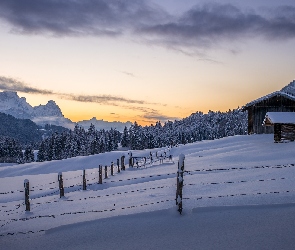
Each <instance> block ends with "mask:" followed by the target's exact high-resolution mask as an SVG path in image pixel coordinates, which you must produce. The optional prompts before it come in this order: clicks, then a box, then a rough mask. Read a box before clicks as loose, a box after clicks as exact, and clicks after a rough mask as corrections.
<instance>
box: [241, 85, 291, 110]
mask: <svg viewBox="0 0 295 250" xmlns="http://www.w3.org/2000/svg"><path fill="white" fill-rule="evenodd" d="M274 96H284V97H286V98H288V99H291V100H293V101H295V80H293V81H292V82H290V83H289V84H288V85H287V86H285V87H284V88H282V89H281V90H280V91H275V92H272V93H270V94H268V95H265V96H262V97H260V98H258V99H256V100H254V101H251V102H249V103H247V104H246V105H245V106H243V107H242V109H246V108H247V107H250V106H252V105H255V104H256V103H259V102H261V101H263V100H266V99H269V98H272V97H274Z"/></svg>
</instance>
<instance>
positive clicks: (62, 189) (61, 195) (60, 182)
mask: <svg viewBox="0 0 295 250" xmlns="http://www.w3.org/2000/svg"><path fill="white" fill-rule="evenodd" d="M58 181H59V197H60V198H61V197H63V196H65V191H64V182H63V179H62V172H59V173H58Z"/></svg>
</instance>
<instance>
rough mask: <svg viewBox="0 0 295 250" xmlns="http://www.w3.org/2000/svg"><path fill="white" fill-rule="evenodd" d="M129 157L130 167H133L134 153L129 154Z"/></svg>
mask: <svg viewBox="0 0 295 250" xmlns="http://www.w3.org/2000/svg"><path fill="white" fill-rule="evenodd" d="M128 155H129V167H133V163H134V162H133V158H132V152H129V153H128Z"/></svg>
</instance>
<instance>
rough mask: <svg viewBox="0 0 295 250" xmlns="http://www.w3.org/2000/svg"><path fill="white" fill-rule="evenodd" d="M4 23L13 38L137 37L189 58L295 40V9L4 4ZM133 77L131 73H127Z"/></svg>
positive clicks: (67, 1) (55, 1) (96, 2)
mask: <svg viewBox="0 0 295 250" xmlns="http://www.w3.org/2000/svg"><path fill="white" fill-rule="evenodd" d="M0 19H2V20H4V21H6V22H7V23H8V24H9V26H10V27H11V30H12V31H13V32H18V33H25V34H38V35H51V36H109V37H117V36H121V35H128V36H130V35H131V34H132V40H135V41H140V42H145V43H148V44H154V45H159V46H164V47H167V48H169V49H173V50H175V51H180V52H181V53H184V54H187V55H198V56H199V57H203V56H204V55H202V51H204V50H206V49H211V48H212V47H215V46H220V44H221V43H222V42H223V41H227V42H232V41H234V40H239V39H244V38H252V37H257V36H258V37H263V38H265V39H267V40H281V41H284V40H285V39H291V38H294V37H295V7H294V6H280V7H277V8H275V7H272V8H268V9H266V8H265V9H264V10H261V9H260V10H259V11H258V10H245V9H242V8H238V7H236V6H234V5H232V4H218V3H207V4H203V5H196V6H194V7H193V8H191V9H190V10H188V11H186V12H184V13H183V14H182V15H180V16H176V15H175V16H171V15H170V14H168V12H167V11H165V10H163V9H161V7H159V6H157V5H152V4H151V2H150V1H147V0H83V1H77V0H1V1H0ZM125 73H128V72H125Z"/></svg>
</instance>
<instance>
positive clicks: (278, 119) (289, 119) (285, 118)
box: [263, 112, 295, 125]
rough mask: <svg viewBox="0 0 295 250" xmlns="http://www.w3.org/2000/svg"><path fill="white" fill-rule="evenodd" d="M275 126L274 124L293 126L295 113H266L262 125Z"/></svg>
mask: <svg viewBox="0 0 295 250" xmlns="http://www.w3.org/2000/svg"><path fill="white" fill-rule="evenodd" d="M267 123H270V124H272V125H273V124H275V123H290V124H295V112H267V113H266V115H265V119H264V121H263V125H264V124H267Z"/></svg>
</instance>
